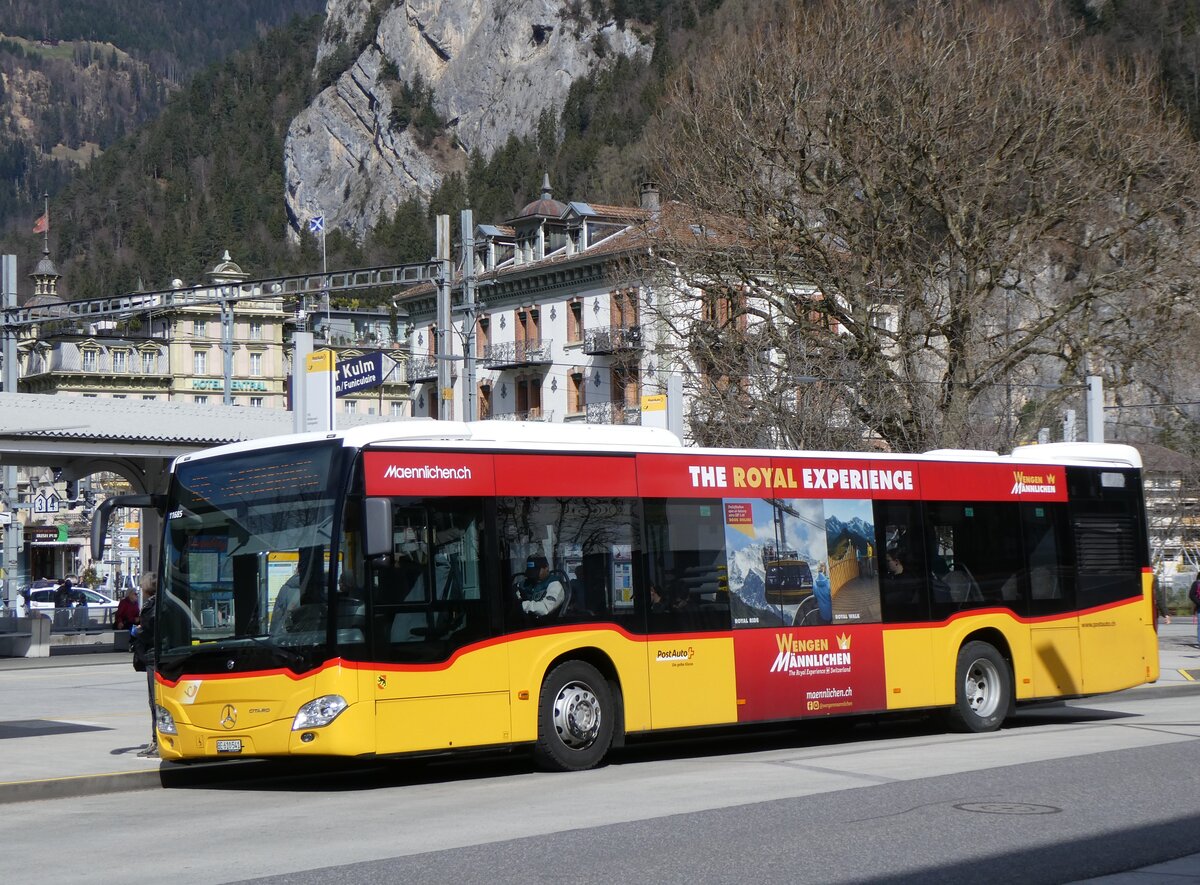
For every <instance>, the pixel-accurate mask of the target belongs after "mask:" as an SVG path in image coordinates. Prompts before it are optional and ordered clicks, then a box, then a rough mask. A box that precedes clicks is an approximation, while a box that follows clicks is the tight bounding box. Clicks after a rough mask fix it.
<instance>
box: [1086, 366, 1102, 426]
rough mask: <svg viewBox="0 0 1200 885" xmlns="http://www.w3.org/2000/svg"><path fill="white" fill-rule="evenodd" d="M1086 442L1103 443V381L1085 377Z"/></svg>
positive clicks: (1093, 376) (1093, 377) (1089, 376)
mask: <svg viewBox="0 0 1200 885" xmlns="http://www.w3.org/2000/svg"><path fill="white" fill-rule="evenodd" d="M1087 388H1088V389H1087V426H1088V435H1087V438H1088V442H1097V443H1102V442H1104V379H1103V378H1101V377H1100V376H1099V375H1088V376H1087Z"/></svg>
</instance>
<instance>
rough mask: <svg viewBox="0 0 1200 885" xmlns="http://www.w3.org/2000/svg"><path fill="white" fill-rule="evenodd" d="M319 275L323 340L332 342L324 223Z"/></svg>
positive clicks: (323, 226)
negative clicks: (321, 290)
mask: <svg viewBox="0 0 1200 885" xmlns="http://www.w3.org/2000/svg"><path fill="white" fill-rule="evenodd" d="M321 276H322V278H323V279H324V285H325V291H324V293H323V294H324V296H325V341H326V343H328V344H330V345H332V344H333V318H332V317H331V316H330V306H329V267H328V265H327V264H326V262H325V225H324V224H323V223H322V225H321Z"/></svg>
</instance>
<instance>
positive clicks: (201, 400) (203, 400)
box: [192, 396, 208, 406]
mask: <svg viewBox="0 0 1200 885" xmlns="http://www.w3.org/2000/svg"><path fill="white" fill-rule="evenodd" d="M192 402H194V403H195V404H196V405H198V406H207V405H208V397H207V396H196V397H193V398H192Z"/></svg>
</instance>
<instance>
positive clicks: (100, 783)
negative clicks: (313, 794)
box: [0, 759, 266, 805]
mask: <svg viewBox="0 0 1200 885" xmlns="http://www.w3.org/2000/svg"><path fill="white" fill-rule="evenodd" d="M265 761H266V760H258V759H246V760H240V761H237V762H213V763H205V762H200V763H190V764H187V765H179V764H176V763H173V762H162V763H159V766H158V767H157V768H151V769H147V770H146V771H116V772H111V773H109V774H81V775H72V776H69V777H56V778H45V779H41V780H29V781H9V782H7V783H0V805H9V804H13V803H16V802H36V801H38V800H39V799H73V798H78V797H81V796H103V795H105V794H108V793H130V792H134V791H136V790H153V789H164V790H165V789H172V788H179V787H195V786H204V785H208V784H221V783H228V782H230V781H242V780H249V779H251V778H257V777H259V776H260V775H261V774H262V772H259V771H255V770H247V769H256V768H259V767H264V768H265V767H266V766H265V764H264V763H265Z"/></svg>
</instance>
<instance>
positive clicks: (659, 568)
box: [641, 499, 732, 633]
mask: <svg viewBox="0 0 1200 885" xmlns="http://www.w3.org/2000/svg"><path fill="white" fill-rule="evenodd" d="M645 519H646V537H647V539H648V542H647V549H646V554H645V562H644V568H643V570H642V571H643V574H644V576H645V580H644V588H643V590H642V597H641V598H642V602H641V607H642V610H643V611H644V612H645V617H646V621H645V623H646V625H647V627H646V629H647V630H648V631H649V632H651V633H667V632H676V631H710V630H728V629H730V627H731V626H732V622H731V617H732V615H731V611H730V600H729V578H728V566H727V561H726V557H725V521H724V510H723V508H722V507H721V502H720V501H707V500H691V499H687V500H647V501H646V502H645Z"/></svg>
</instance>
